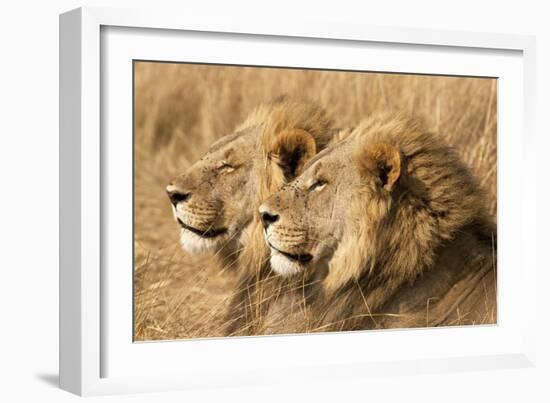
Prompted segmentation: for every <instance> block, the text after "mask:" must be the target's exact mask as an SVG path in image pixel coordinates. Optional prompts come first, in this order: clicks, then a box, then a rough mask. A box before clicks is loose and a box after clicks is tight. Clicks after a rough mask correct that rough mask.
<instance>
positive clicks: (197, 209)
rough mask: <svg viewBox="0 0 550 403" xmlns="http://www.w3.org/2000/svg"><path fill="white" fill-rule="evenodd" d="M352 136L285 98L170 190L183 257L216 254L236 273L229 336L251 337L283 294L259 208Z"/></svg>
mask: <svg viewBox="0 0 550 403" xmlns="http://www.w3.org/2000/svg"><path fill="white" fill-rule="evenodd" d="M349 132H350V131H349V130H341V129H337V128H335V127H334V121H333V120H332V119H331V118H330V117H329V116H328V114H327V113H326V112H325V111H324V110H323V109H321V108H320V107H319V106H317V105H315V104H313V103H311V102H300V101H296V100H290V99H289V98H288V97H280V98H278V99H276V100H275V101H273V102H271V103H267V104H264V105H261V106H259V107H258V108H256V109H255V110H254V111H253V112H252V113H251V114H250V115H249V116H248V118H247V119H246V120H245V121H244V123H242V124H241V125H239V126H238V127H237V128H236V130H235V131H234V133H232V134H229V135H226V136H224V137H222V138H221V139H219V140H218V141H217V142H216V143H214V144H213V145H212V146H211V147H210V149H209V150H208V152H207V153H206V154H205V155H204V156H203V157H202V158H201V159H200V160H199V161H197V162H196V163H195V164H194V165H192V166H191V167H190V168H189V169H188V170H187V171H186V172H185V173H183V174H182V175H179V176H178V177H176V178H174V179H173V180H172V181H171V182H170V183H169V184H168V186H167V188H166V191H167V193H168V197H169V199H170V202H171V205H172V210H173V213H174V218H175V220H176V221H177V222H178V223H179V224H180V226H181V233H180V243H181V246H182V247H183V248H184V250H186V251H188V252H190V253H195V254H196V253H205V252H211V253H215V254H216V255H217V256H218V257H220V259H221V262H222V267H224V268H233V269H235V271H236V274H237V276H238V280H237V283H238V287H237V291H236V293H235V296H234V297H233V298H232V300H231V302H230V304H229V305H230V306H229V309H228V314H227V323H228V324H227V329H226V331H225V333H226V334H227V335H231V334H245V333H246V329H249V330H250V329H251V326H250V323H251V322H252V321H254V318H255V317H256V315H255V313H254V312H255V310H256V308H257V307H258V306H263V305H266V306H267V304H268V303H269V300H266V301H262V302H260V299H262V300H263V299H264V298H263V293H264V292H267V291H266V290H267V289H269V293H270V294H275V293H277V292H278V291H277V289H278V288H279V287H280V286H281V284H280V283H279V281H278V279H275V280H273V281H272V279H271V277H272V276H271V273H270V271H269V270H268V269H267V267H266V263H268V261H269V249H268V248H267V247H266V245H265V243H264V241H263V231H262V226H261V222H260V220H259V219H258V217H257V214H256V211H257V208H258V207H259V205H260V204H261V202H262V201H263V200H264V199H265V198H267V197H268V196H269V195H271V194H272V193H274V192H275V191H276V190H278V189H279V188H280V187H281V186H282V185H283V184H284V183H288V182H289V181H290V180H292V179H293V178H294V177H295V176H296V175H297V174H298V173H300V172H301V169H302V167H303V166H304V164H305V162H306V161H307V160H309V159H310V158H312V157H313V156H314V155H315V154H316V153H317V152H318V151H319V150H323V149H324V148H326V147H327V145H328V144H329V143H330V142H334V141H335V140H336V139H340V138H342V137H343V136H344V135H345V134H347V133H349ZM262 309H263V308H262Z"/></svg>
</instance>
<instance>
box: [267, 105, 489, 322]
mask: <svg viewBox="0 0 550 403" xmlns="http://www.w3.org/2000/svg"><path fill="white" fill-rule="evenodd" d="M320 179H322V180H323V182H326V183H327V184H326V185H324V186H322V187H319V189H321V190H319V191H318V192H316V191H315V189H317V187H315V186H313V188H312V183H313V184H314V183H316V181H319V180H320ZM264 208H265V209H267V211H269V212H270V213H271V214H277V215H278V216H279V217H280V218H279V220H278V221H277V222H275V223H274V224H273V225H271V226H270V227H269V228H268V230H267V236H268V238H269V240H270V242H271V243H272V244H275V245H276V247H277V248H279V249H283V250H284V251H285V252H288V253H292V254H304V253H309V254H311V255H312V256H313V260H312V263H309V264H304V265H302V270H303V273H304V276H307V277H308V278H309V279H312V278H315V276H317V277H319V276H322V280H321V281H320V283H321V287H320V289H319V290H316V291H315V293H316V294H315V296H313V297H311V300H312V301H314V302H312V303H311V304H310V309H312V311H313V312H312V316H313V317H315V318H316V323H315V325H313V327H311V328H310V329H309V330H319V331H325V330H350V329H366V328H376V327H403V326H407V327H412V326H426V325H430V326H433V325H445V324H447V325H448V324H465V323H494V322H495V321H496V280H495V279H496V277H495V275H496V266H495V258H494V256H495V254H496V230H495V227H494V224H493V223H492V219H491V218H490V217H489V216H488V215H487V212H486V211H487V209H486V204H485V199H484V195H483V192H482V191H481V190H480V188H479V185H478V184H477V182H476V180H475V179H474V177H473V176H472V175H471V173H470V171H469V170H468V168H467V167H466V166H465V165H464V164H463V163H462V162H461V161H460V159H459V158H458V157H457V155H456V153H455V152H454V151H453V150H452V149H451V148H450V147H448V146H447V145H446V144H444V143H443V142H442V141H441V140H440V138H439V137H438V136H436V135H433V134H431V133H429V132H427V131H426V129H425V128H424V126H423V125H422V123H421V122H419V121H417V120H413V119H409V118H406V117H403V116H395V115H387V114H379V115H375V116H372V117H370V118H369V119H366V120H365V121H364V122H362V123H361V124H360V126H359V127H358V128H357V129H355V130H354V132H353V133H352V134H351V135H350V136H349V137H348V138H347V139H346V140H344V141H343V142H341V143H339V144H337V145H336V146H334V147H331V148H329V149H327V150H325V151H324V152H322V153H320V154H319V155H318V156H317V157H315V158H314V159H313V160H312V161H310V162H309V163H308V164H307V165H306V167H305V168H304V172H303V173H302V175H301V176H300V177H298V178H297V179H296V180H295V181H294V182H292V183H291V184H289V185H285V186H284V187H283V189H282V190H281V191H280V192H278V193H276V194H275V195H273V196H272V197H271V198H270V199H268V200H267V201H266V202H265V203H264V205H263V206H262V209H264ZM272 253H273V252H272ZM480 287H483V288H480ZM426 305H428V307H427V306H426ZM461 306H462V307H467V308H468V309H467V310H468V312H464V310H462V311H463V314H462V316H461V318H460V320H458V321H457V319H456V317H455V316H456V315H455V314H456V310H457V309H458V310H459V311H460V310H461V309H460V307H461ZM481 307H482V308H483V309H481Z"/></svg>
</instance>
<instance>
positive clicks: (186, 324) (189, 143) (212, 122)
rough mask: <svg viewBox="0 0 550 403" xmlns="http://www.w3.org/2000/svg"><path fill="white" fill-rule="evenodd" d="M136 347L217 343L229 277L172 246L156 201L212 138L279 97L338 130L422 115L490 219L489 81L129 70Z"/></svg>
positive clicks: (164, 207) (159, 67)
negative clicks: (468, 176)
mask: <svg viewBox="0 0 550 403" xmlns="http://www.w3.org/2000/svg"><path fill="white" fill-rule="evenodd" d="M134 73H135V74H134V77H135V83H134V85H135V88H134V89H135V111H134V116H135V133H134V142H135V144H134V147H135V155H134V158H135V172H134V176H135V177H134V183H135V188H134V192H135V202H134V217H135V233H134V246H135V268H134V304H135V310H134V311H135V318H134V336H135V340H136V341H143V340H160V339H179V338H193V337H211V336H222V330H223V328H224V323H223V321H224V314H225V310H226V308H227V304H228V302H229V299H230V297H231V293H232V291H233V288H234V284H235V279H234V278H233V274H232V273H229V272H227V271H225V272H224V271H220V270H219V267H218V265H217V262H216V261H215V259H214V258H213V257H209V256H204V257H196V256H192V255H188V254H186V253H185V252H183V251H182V250H181V248H180V246H179V244H178V236H179V227H178V226H177V224H176V223H174V221H173V219H172V213H171V209H170V205H169V203H168V199H167V197H166V194H165V190H164V189H165V186H166V184H167V183H168V181H169V180H170V179H171V178H172V177H174V176H176V175H177V174H180V173H182V172H183V171H184V170H185V169H186V168H187V167H188V166H190V165H191V164H192V163H193V162H194V161H195V160H197V159H198V158H199V157H200V156H201V155H202V154H204V153H205V152H206V150H207V149H208V147H209V145H210V144H211V143H212V142H213V141H215V140H216V139H218V138H219V137H221V136H223V135H225V134H228V133H231V131H232V130H233V128H234V127H235V126H236V125H237V124H238V123H239V122H240V121H242V120H243V119H244V118H245V117H246V115H247V114H248V113H249V112H250V111H251V110H252V109H253V108H254V107H255V106H257V105H258V104H259V103H262V102H265V101H269V100H271V99H273V98H275V97H276V96H278V95H281V94H288V95H289V96H292V97H297V98H300V99H304V98H305V99H310V100H313V101H315V102H317V103H319V104H320V105H321V106H323V107H324V108H325V109H326V110H327V111H328V112H329V113H330V114H331V115H332V116H333V117H334V119H335V120H336V122H337V123H338V124H339V125H340V126H341V127H346V126H351V125H354V124H356V123H357V122H358V121H359V120H360V119H361V118H362V117H364V116H366V115H368V114H369V113H371V112H373V111H375V110H381V109H383V110H399V111H404V112H407V113H409V114H412V115H415V116H421V117H423V118H424V120H425V121H426V123H427V125H428V127H429V128H430V129H431V130H433V131H434V132H436V133H439V135H441V136H442V137H443V138H445V140H447V142H448V143H450V144H451V145H453V146H455V147H456V148H457V150H458V151H459V153H460V155H461V156H462V158H463V159H464V160H465V161H466V163H467V164H468V165H469V166H470V167H471V169H472V171H473V172H474V174H475V175H476V176H477V178H478V179H479V181H480V183H481V185H482V187H483V189H484V191H486V192H487V193H488V195H489V200H490V203H491V205H490V208H491V211H492V213H493V214H496V174H497V172H496V167H497V164H496V158H497V153H496V151H497V144H496V132H497V126H496V125H497V114H496V108H497V105H496V88H497V82H496V79H487V78H463V77H443V76H420V75H403V74H377V73H356V72H332V71H331V72H329V71H311V70H291V69H274V68H253V67H230V66H205V65H188V64H171V63H151V62H136V63H135V72H134Z"/></svg>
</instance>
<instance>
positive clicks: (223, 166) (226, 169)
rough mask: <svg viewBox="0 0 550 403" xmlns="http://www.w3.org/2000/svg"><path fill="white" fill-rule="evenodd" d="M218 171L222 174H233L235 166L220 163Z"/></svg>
mask: <svg viewBox="0 0 550 403" xmlns="http://www.w3.org/2000/svg"><path fill="white" fill-rule="evenodd" d="M217 168H218V171H220V172H224V173H229V172H233V171H234V170H235V166H233V165H231V164H230V163H229V162H227V161H221V162H220V163H219V164H218V167H217Z"/></svg>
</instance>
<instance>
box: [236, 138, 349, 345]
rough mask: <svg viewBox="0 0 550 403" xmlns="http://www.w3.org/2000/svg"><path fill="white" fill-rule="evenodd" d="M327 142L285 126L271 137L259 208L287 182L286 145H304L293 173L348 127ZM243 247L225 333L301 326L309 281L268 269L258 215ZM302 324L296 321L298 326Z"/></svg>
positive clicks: (291, 329) (280, 330)
mask: <svg viewBox="0 0 550 403" xmlns="http://www.w3.org/2000/svg"><path fill="white" fill-rule="evenodd" d="M330 133H331V135H332V138H331V139H330V141H329V142H328V143H318V144H317V145H316V144H314V143H312V142H311V141H310V140H308V139H307V137H306V136H305V133H304V132H303V131H301V130H295V131H286V132H283V135H281V136H277V137H275V139H274V141H272V143H271V145H270V150H271V154H270V155H269V156H268V159H267V161H266V170H265V171H264V172H263V173H262V177H264V178H265V180H263V181H261V182H260V188H259V189H258V192H257V199H256V200H257V202H256V204H255V205H254V208H255V209H256V210H257V209H258V207H259V205H260V204H261V202H262V201H263V200H265V199H266V198H267V197H269V196H270V195H271V194H273V193H274V192H276V191H277V190H279V189H280V187H281V186H283V185H284V183H285V178H284V175H283V173H282V171H281V169H276V164H277V160H278V157H277V156H278V155H280V151H281V150H282V149H284V148H292V149H296V148H297V146H299V145H304V158H303V161H302V163H301V164H299V166H298V170H297V172H296V174H299V172H301V169H302V167H303V165H304V163H305V162H307V161H308V160H309V159H311V158H312V157H313V156H314V154H315V152H316V151H317V150H322V149H323V148H325V147H327V144H328V145H332V144H335V143H337V142H339V141H341V140H342V139H344V138H346V137H347V136H348V135H350V133H351V129H334V130H332V131H331V132H330ZM242 244H243V245H244V246H243V249H242V251H241V253H240V255H239V260H238V267H239V272H240V278H239V283H238V287H237V293H236V294H235V296H234V298H233V299H232V301H231V303H230V308H229V310H228V315H227V322H228V327H227V329H226V332H227V334H228V335H247V334H270V333H287V332H295V331H296V329H298V328H299V329H302V328H304V329H305V327H304V321H307V320H309V319H308V318H307V313H308V310H307V309H306V306H307V303H306V300H307V299H308V297H307V295H306V294H309V292H310V288H311V287H312V286H313V284H312V283H310V282H309V280H308V279H306V278H305V277H300V278H296V279H290V280H285V279H281V278H280V277H279V276H276V275H275V274H274V273H272V271H271V268H270V266H269V248H268V247H267V245H266V243H265V241H264V231H263V227H262V224H261V221H260V217H259V215H258V214H255V215H254V217H253V221H252V223H251V224H250V225H249V226H248V227H247V228H246V230H245V232H244V234H243V238H242ZM298 324H300V325H298Z"/></svg>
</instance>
